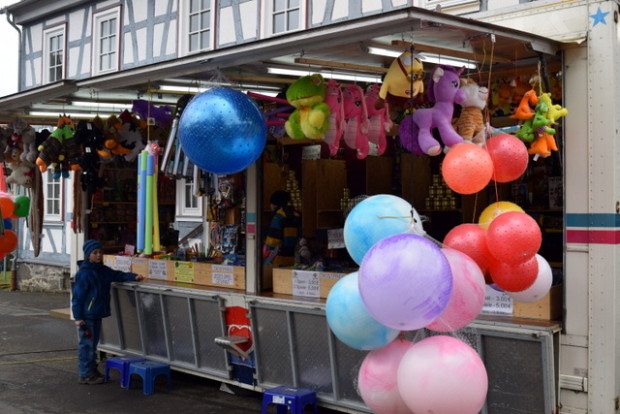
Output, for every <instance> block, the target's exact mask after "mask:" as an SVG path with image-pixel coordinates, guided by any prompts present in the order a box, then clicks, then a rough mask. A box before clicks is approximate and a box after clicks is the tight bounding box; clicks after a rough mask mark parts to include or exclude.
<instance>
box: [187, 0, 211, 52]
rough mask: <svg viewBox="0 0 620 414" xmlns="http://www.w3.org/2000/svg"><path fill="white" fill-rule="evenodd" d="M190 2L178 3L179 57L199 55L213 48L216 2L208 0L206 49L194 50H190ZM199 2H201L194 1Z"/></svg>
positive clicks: (189, 0)
mask: <svg viewBox="0 0 620 414" xmlns="http://www.w3.org/2000/svg"><path fill="white" fill-rule="evenodd" d="M191 1H192V0H180V1H179V40H180V42H179V44H180V52H179V55H180V56H186V55H191V54H194V53H200V52H204V51H207V50H213V48H215V36H216V30H215V13H216V11H217V9H216V7H215V2H216V0H209V1H210V4H209V9H208V10H209V28H208V31H209V41H208V44H207V45H206V47H203V48H201V49H196V50H190V40H189V36H190V29H191V28H190V10H191V8H190V6H191ZM195 1H201V0H195Z"/></svg>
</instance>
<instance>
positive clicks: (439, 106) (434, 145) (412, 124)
mask: <svg viewBox="0 0 620 414" xmlns="http://www.w3.org/2000/svg"><path fill="white" fill-rule="evenodd" d="M462 71H463V69H461V70H459V71H457V70H455V69H454V68H452V67H450V66H444V65H439V66H436V67H435V68H434V69H433V73H432V76H431V80H430V81H429V87H428V100H429V101H430V102H433V103H434V105H433V106H432V107H431V108H422V109H418V110H417V111H415V112H414V113H413V114H412V115H408V116H406V117H405V118H404V119H403V121H402V122H401V124H400V127H399V129H398V134H399V136H400V142H401V144H402V146H403V147H405V148H406V149H408V150H409V151H411V152H413V153H414V154H418V155H422V154H428V155H439V154H440V153H441V145H440V144H439V142H438V141H437V140H436V139H435V138H433V129H434V128H437V130H438V132H439V136H440V137H441V139H442V141H443V143H444V145H446V146H448V147H451V146H453V145H456V144H458V143H460V142H463V138H461V136H460V135H459V134H458V133H457V132H456V131H455V130H454V127H453V126H452V114H453V113H454V104H455V103H456V104H462V103H463V102H465V99H466V98H467V96H466V95H465V92H464V91H462V90H461V89H459V86H460V81H459V76H460V74H461V72H462Z"/></svg>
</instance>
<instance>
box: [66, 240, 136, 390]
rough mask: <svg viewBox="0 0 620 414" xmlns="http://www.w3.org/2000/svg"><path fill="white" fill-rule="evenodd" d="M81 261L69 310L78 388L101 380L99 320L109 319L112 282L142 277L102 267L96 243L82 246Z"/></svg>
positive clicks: (100, 251)
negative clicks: (75, 330)
mask: <svg viewBox="0 0 620 414" xmlns="http://www.w3.org/2000/svg"><path fill="white" fill-rule="evenodd" d="M82 250H83V251H84V260H83V261H81V262H78V265H79V270H78V271H77V273H76V274H75V281H74V285H73V292H72V293H73V295H72V297H71V310H72V312H73V318H74V320H75V322H74V323H75V326H77V327H78V338H79V343H78V359H79V364H78V367H79V373H80V379H79V381H78V382H79V383H80V384H101V383H102V382H103V376H102V375H101V373H100V372H99V371H98V370H97V345H98V343H99V335H100V333H101V319H102V318H105V317H108V316H110V314H111V313H110V285H111V284H112V282H129V281H138V282H139V281H141V280H143V279H144V277H143V276H140V275H136V274H135V273H127V272H121V271H119V270H114V269H112V268H110V267H108V266H106V265H104V264H103V251H102V250H101V244H100V243H99V242H98V241H97V240H87V241H86V242H85V243H84V246H82Z"/></svg>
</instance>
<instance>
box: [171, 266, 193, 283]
mask: <svg viewBox="0 0 620 414" xmlns="http://www.w3.org/2000/svg"><path fill="white" fill-rule="evenodd" d="M174 280H175V281H177V282H184V283H194V263H193V262H174Z"/></svg>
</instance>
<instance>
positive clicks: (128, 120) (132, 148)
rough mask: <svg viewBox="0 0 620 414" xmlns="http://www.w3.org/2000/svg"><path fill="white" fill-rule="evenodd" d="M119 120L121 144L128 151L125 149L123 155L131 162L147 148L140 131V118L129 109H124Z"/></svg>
mask: <svg viewBox="0 0 620 414" xmlns="http://www.w3.org/2000/svg"><path fill="white" fill-rule="evenodd" d="M118 120H119V121H120V122H121V128H120V129H119V130H118V136H119V144H120V146H121V147H122V148H125V149H126V150H127V153H125V152H124V151H123V156H124V157H125V159H126V160H127V161H130V162H131V161H133V160H134V159H136V157H137V156H138V154H140V152H141V151H142V150H143V149H144V148H146V144H145V142H144V140H143V137H142V134H141V133H140V130H139V122H138V120H137V119H136V118H135V117H134V116H133V115H132V114H131V113H129V111H127V110H125V111H123V112H122V113H121V114H120V115H119V117H118Z"/></svg>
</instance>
